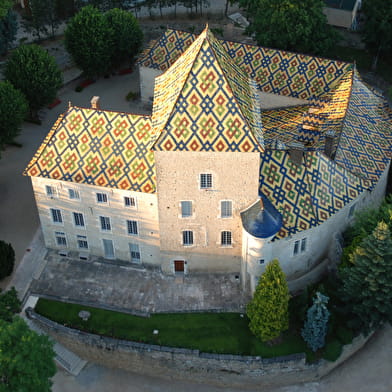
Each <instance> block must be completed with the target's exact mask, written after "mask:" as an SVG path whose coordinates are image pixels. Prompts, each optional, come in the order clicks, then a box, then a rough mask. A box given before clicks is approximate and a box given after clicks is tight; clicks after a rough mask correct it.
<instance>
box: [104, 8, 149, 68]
mask: <svg viewBox="0 0 392 392" xmlns="http://www.w3.org/2000/svg"><path fill="white" fill-rule="evenodd" d="M105 17H106V20H107V21H108V24H109V26H110V28H111V30H112V31H113V41H114V42H115V44H114V48H113V49H114V50H113V53H112V60H111V62H112V65H113V66H114V65H116V64H119V63H121V62H122V61H124V60H128V61H129V62H130V61H131V60H132V58H133V57H134V56H135V54H137V53H138V52H139V50H140V48H141V46H142V42H143V32H142V30H141V28H140V26H139V22H138V21H137V20H136V18H135V17H134V16H133V15H132V14H131V13H130V12H127V11H123V10H119V9H117V8H114V9H112V10H110V11H108V12H106V14H105Z"/></svg>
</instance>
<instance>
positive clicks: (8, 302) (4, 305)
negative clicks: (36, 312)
mask: <svg viewBox="0 0 392 392" xmlns="http://www.w3.org/2000/svg"><path fill="white" fill-rule="evenodd" d="M20 310H21V302H20V301H19V298H18V295H17V292H16V290H15V287H12V288H11V289H10V290H8V291H6V292H4V293H2V292H1V289H0V320H3V321H7V322H9V323H10V322H12V318H13V317H14V314H15V313H19V312H20Z"/></svg>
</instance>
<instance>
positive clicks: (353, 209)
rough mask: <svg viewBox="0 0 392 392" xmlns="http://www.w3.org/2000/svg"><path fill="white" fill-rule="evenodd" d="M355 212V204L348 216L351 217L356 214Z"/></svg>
mask: <svg viewBox="0 0 392 392" xmlns="http://www.w3.org/2000/svg"><path fill="white" fill-rule="evenodd" d="M354 212H355V204H353V205H352V206H351V207H350V209H349V211H348V217H349V218H351V217H352V216H354Z"/></svg>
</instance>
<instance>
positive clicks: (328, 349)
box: [323, 340, 343, 362]
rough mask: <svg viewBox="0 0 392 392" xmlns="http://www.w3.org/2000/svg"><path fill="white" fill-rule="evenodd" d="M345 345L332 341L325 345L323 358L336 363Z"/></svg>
mask: <svg viewBox="0 0 392 392" xmlns="http://www.w3.org/2000/svg"><path fill="white" fill-rule="evenodd" d="M342 349H343V345H342V343H340V342H339V340H332V341H330V342H328V343H327V344H326V345H325V348H324V353H323V358H324V359H326V360H327V361H331V362H334V361H336V360H337V359H338V358H339V357H340V354H341V353H342Z"/></svg>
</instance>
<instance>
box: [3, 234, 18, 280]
mask: <svg viewBox="0 0 392 392" xmlns="http://www.w3.org/2000/svg"><path fill="white" fill-rule="evenodd" d="M14 264H15V252H14V249H13V248H12V246H11V244H8V243H6V242H4V241H1V240H0V279H4V278H5V277H7V276H9V275H11V274H12V270H13V269H14Z"/></svg>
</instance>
